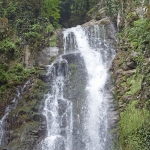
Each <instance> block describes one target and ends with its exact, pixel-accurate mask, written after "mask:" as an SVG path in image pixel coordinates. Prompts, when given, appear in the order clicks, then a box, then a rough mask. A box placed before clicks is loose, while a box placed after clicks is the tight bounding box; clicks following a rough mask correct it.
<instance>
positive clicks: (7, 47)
mask: <svg viewBox="0 0 150 150" xmlns="http://www.w3.org/2000/svg"><path fill="white" fill-rule="evenodd" d="M15 49H16V46H15V44H14V42H13V41H12V40H10V39H4V40H2V41H0V53H2V52H11V53H14V52H15Z"/></svg>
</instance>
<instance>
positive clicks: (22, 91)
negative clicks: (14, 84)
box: [0, 80, 30, 146]
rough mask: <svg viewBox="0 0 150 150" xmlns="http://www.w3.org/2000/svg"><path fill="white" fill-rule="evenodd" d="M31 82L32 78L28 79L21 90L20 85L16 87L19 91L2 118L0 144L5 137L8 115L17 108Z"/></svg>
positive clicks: (0, 121)
mask: <svg viewBox="0 0 150 150" xmlns="http://www.w3.org/2000/svg"><path fill="white" fill-rule="evenodd" d="M29 83H30V80H28V81H27V82H26V83H25V84H24V86H23V87H22V88H21V91H19V87H18V88H17V89H16V93H17V94H16V97H15V98H14V99H13V100H12V101H11V104H10V105H8V106H7V108H6V110H5V114H4V116H3V117H2V118H1V120H0V146H1V145H2V144H3V138H4V133H5V129H4V127H5V120H6V118H7V116H8V115H9V113H10V112H11V111H12V110H14V109H16V107H17V103H18V100H19V98H20V97H21V95H22V94H23V93H24V90H25V88H26V86H27V85H28V84H29Z"/></svg>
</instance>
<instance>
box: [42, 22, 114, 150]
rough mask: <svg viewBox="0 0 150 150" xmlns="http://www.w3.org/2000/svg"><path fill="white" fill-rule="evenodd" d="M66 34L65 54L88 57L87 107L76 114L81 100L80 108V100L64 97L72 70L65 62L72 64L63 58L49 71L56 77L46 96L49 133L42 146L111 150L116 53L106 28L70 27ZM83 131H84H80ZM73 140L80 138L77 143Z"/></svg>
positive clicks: (55, 149)
mask: <svg viewBox="0 0 150 150" xmlns="http://www.w3.org/2000/svg"><path fill="white" fill-rule="evenodd" d="M63 34H64V53H65V55H66V56H67V54H70V53H71V54H72V55H73V54H75V53H74V52H78V53H81V55H82V57H83V59H84V63H85V66H86V68H85V69H86V71H87V75H88V78H87V80H88V81H87V85H86V89H85V91H86V92H85V93H86V100H85V103H84V106H81V108H82V110H80V112H79V113H78V114H76V111H78V110H75V109H78V108H76V106H73V105H74V104H75V103H77V104H75V105H77V107H79V106H78V102H71V101H70V100H67V99H65V98H64V97H63V96H64V90H63V89H64V81H65V80H66V74H68V71H64V65H63V64H65V66H68V64H67V61H66V60H65V59H62V57H60V58H59V59H58V60H56V62H54V63H53V64H52V65H51V66H49V69H48V73H47V76H50V78H52V79H51V80H52V82H51V84H52V85H51V89H50V92H49V94H47V95H45V96H46V98H45V105H44V110H43V114H44V115H45V117H46V122H47V136H46V138H45V139H44V140H43V141H42V142H41V143H40V149H41V150H110V147H109V146H107V144H108V143H111V141H109V136H110V134H109V133H108V126H109V125H108V107H109V104H108V98H107V96H108V95H109V91H108V90H107V87H106V85H107V80H108V78H109V74H108V70H109V68H110V65H111V61H112V59H113V57H114V55H115V52H114V50H113V49H112V48H111V47H110V45H109V42H107V40H106V38H105V27H104V26H99V25H96V26H94V27H86V28H83V27H81V26H77V27H74V28H70V29H66V30H65V31H64V32H63ZM69 56H70V55H69ZM69 56H68V57H69ZM79 84H80V83H79ZM68 88H69V87H68ZM61 107H62V108H61ZM73 113H74V114H73ZM80 117H81V118H80ZM76 120H77V121H76ZM75 122H76V123H75ZM74 124H76V125H77V124H78V125H77V126H78V127H80V128H82V131H81V130H78V129H77V128H78V127H74ZM79 131H81V132H82V133H78V132H79ZM74 132H75V133H74ZM77 136H81V137H80V138H78V137H77ZM73 139H75V140H80V141H76V142H75V141H73ZM75 143H79V144H78V146H74V145H75ZM80 143H81V144H80ZM81 145H82V146H81ZM80 146H81V147H80Z"/></svg>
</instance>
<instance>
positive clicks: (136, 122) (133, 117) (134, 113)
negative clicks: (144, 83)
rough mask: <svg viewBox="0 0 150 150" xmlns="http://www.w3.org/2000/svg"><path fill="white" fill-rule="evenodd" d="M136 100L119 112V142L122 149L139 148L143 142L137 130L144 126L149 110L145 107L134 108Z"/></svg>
mask: <svg viewBox="0 0 150 150" xmlns="http://www.w3.org/2000/svg"><path fill="white" fill-rule="evenodd" d="M137 103H138V101H131V102H130V103H129V104H128V106H127V108H126V110H125V111H124V112H122V113H121V114H120V117H121V118H120V127H121V137H120V138H121V142H122V143H121V144H122V148H123V149H124V150H129V149H140V150H142V148H143V145H144V143H141V141H142V138H143V137H141V135H140V134H138V131H139V130H141V129H142V128H143V126H145V125H146V124H145V123H146V122H147V119H148V118H149V112H148V110H146V109H145V108H143V109H138V108H136V105H137Z"/></svg>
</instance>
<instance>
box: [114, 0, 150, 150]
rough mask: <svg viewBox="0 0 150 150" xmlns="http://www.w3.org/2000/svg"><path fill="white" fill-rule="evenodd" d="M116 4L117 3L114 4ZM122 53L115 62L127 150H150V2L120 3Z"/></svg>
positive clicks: (122, 128) (121, 132) (122, 125)
mask: <svg viewBox="0 0 150 150" xmlns="http://www.w3.org/2000/svg"><path fill="white" fill-rule="evenodd" d="M113 4H114V5H115V3H113ZM120 6H121V7H120V9H118V24H117V25H118V28H119V31H120V32H119V33H118V34H117V38H118V50H117V55H116V58H115V60H114V63H113V69H114V84H115V95H116V99H117V102H118V106H119V112H120V122H119V129H120V143H121V147H122V149H123V150H133V149H138V150H148V149H150V145H149V139H150V131H149V125H150V123H149V119H150V115H149V114H150V113H149V111H150V109H149V106H150V95H149V89H150V82H149V80H150V79H149V72H150V68H149V65H150V61H149V57H150V55H149V49H150V15H149V14H150V9H149V7H150V3H149V1H147V0H145V1H140V0H136V1H120Z"/></svg>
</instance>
